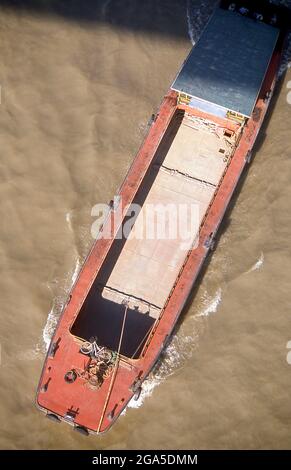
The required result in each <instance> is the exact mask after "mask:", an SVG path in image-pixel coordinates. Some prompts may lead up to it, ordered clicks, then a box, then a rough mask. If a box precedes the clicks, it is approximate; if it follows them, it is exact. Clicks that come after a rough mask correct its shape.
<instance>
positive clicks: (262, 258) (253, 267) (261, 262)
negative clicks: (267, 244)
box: [246, 253, 265, 274]
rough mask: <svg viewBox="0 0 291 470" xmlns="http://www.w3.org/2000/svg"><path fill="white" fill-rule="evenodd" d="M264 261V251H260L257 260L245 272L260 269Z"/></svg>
mask: <svg viewBox="0 0 291 470" xmlns="http://www.w3.org/2000/svg"><path fill="white" fill-rule="evenodd" d="M264 261H265V257H264V253H261V256H260V257H259V259H258V261H256V263H255V264H254V265H253V266H252V267H251V268H250V269H249V270H248V271H247V272H246V274H249V273H252V272H253V271H258V269H261V267H262V266H263V264H264Z"/></svg>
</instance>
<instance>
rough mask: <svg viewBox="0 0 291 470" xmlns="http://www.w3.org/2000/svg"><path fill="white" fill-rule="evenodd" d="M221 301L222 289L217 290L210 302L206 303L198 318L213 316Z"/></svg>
mask: <svg viewBox="0 0 291 470" xmlns="http://www.w3.org/2000/svg"><path fill="white" fill-rule="evenodd" d="M221 300H222V289H218V290H217V292H216V293H215V296H214V297H213V298H212V299H210V301H206V306H205V308H204V309H203V310H202V312H201V313H199V314H198V316H199V317H208V316H209V315H213V314H214V313H216V312H217V309H218V307H219V305H220V303H221Z"/></svg>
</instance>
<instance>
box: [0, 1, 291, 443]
mask: <svg viewBox="0 0 291 470" xmlns="http://www.w3.org/2000/svg"><path fill="white" fill-rule="evenodd" d="M2 3H5V4H6V7H4V6H3V5H2ZM19 3H21V2H16V4H17V6H14V8H10V7H9V2H0V13H1V14H0V63H1V66H0V84H1V106H0V149H1V159H0V224H1V232H0V258H1V262H0V266H1V280H0V305H1V326H0V343H1V365H0V448H2V449H3V448H7V449H151V448H153V449H189V448H193V449H196V448H197V449H212V448H215V449H225V448H230V449H238V448H247V449H254V448H259V449H266V448H274V449H281V448H288V449H290V448H291V435H290V429H291V405H290V390H291V365H289V364H288V362H287V352H288V350H287V342H288V341H290V340H291V243H290V239H291V237H290V233H291V210H290V201H291V184H290V181H291V133H290V127H291V126H290V115H291V114H290V113H291V104H290V105H289V104H288V102H287V93H288V88H287V85H288V82H289V80H291V73H290V71H289V70H288V68H287V63H288V60H289V56H290V54H289V53H288V51H287V52H286V54H285V59H284V63H283V66H282V78H281V82H280V84H279V86H278V89H277V92H276V96H275V98H274V101H273V104H272V108H271V110H270V113H269V116H268V119H267V121H266V125H265V126H264V129H263V131H262V132H261V134H260V137H259V141H258V145H257V153H256V155H255V159H254V161H253V163H252V165H251V166H250V168H249V171H248V174H247V178H245V179H244V181H243V184H242V185H241V186H240V189H239V191H238V193H237V195H236V198H235V205H234V207H233V209H232V210H231V212H229V213H228V216H227V218H226V220H225V222H224V224H223V229H222V232H221V237H220V240H219V243H218V246H217V249H216V251H215V253H214V254H213V256H212V259H211V262H210V263H209V265H208V266H207V269H206V270H205V273H204V275H203V277H202V279H201V281H200V283H199V286H198V288H197V290H196V292H195V295H194V296H193V298H192V300H191V302H190V305H189V307H188V308H187V309H186V311H185V313H184V315H183V317H182V319H181V322H180V323H179V326H178V329H177V331H176V334H175V336H174V337H173V340H172V342H171V344H170V345H169V347H168V348H167V350H166V352H165V353H164V354H163V356H162V358H161V360H160V362H159V365H158V367H157V369H156V370H155V371H154V372H153V373H152V374H151V376H150V377H149V379H148V380H147V381H146V383H145V387H144V391H143V393H142V395H141V397H140V399H139V401H138V402H136V403H135V404H134V405H131V406H129V407H128V408H127V410H126V412H125V413H124V415H123V416H121V417H120V419H119V420H118V422H117V423H116V425H115V426H114V427H113V428H112V430H111V431H110V432H109V433H107V434H105V435H103V436H101V437H99V438H96V437H91V436H90V437H89V438H85V437H83V436H80V435H78V434H77V433H75V432H73V430H72V429H71V428H70V427H68V426H66V425H64V424H61V425H57V424H54V423H52V422H50V421H49V420H47V419H46V418H45V417H44V415H42V414H41V413H40V412H38V411H37V410H36V408H35V406H34V398H35V391H36V386H37V382H38V379H39V375H40V372H41V367H42V364H43V360H44V357H45V352H46V348H47V346H48V344H49V341H50V337H51V335H52V333H53V330H54V326H55V324H56V321H57V318H58V315H59V313H60V311H61V308H62V305H63V303H64V301H65V299H66V296H67V293H68V291H69V289H70V287H71V286H72V283H73V282H74V280H75V279H76V276H77V274H78V272H79V269H80V266H81V265H82V261H83V260H84V257H85V256H86V253H87V252H88V249H89V247H90V245H91V243H92V239H91V235H90V228H91V224H92V222H93V220H92V217H91V208H92V206H94V205H95V204H96V203H100V202H108V201H109V200H110V199H112V197H113V195H114V194H115V191H116V189H117V187H118V186H119V184H120V183H121V181H122V179H123V177H124V176H125V174H126V171H127V169H128V167H129V165H130V163H131V161H132V159H133V157H134V155H135V153H136V151H137V149H138V147H139V145H140V143H141V141H142V139H143V136H144V135H145V132H146V130H147V123H148V118H149V117H150V116H151V114H152V113H153V112H155V111H156V109H157V107H158V105H159V103H160V101H161V98H162V96H163V95H164V94H165V92H166V91H167V89H168V87H169V85H170V84H171V81H172V79H173V78H174V76H175V74H176V72H177V70H178V69H179V67H180V65H181V63H182V62H183V60H184V59H185V56H186V55H187V53H188V52H189V50H190V48H191V42H192V43H194V42H195V41H196V40H197V38H198V37H199V33H200V31H201V29H202V28H203V25H204V24H205V21H206V19H207V17H208V15H209V13H210V12H211V9H212V7H213V5H214V3H215V2H213V1H207V2H204V3H202V2H198V1H188V2H187V1H182V0H181V1H173V0H171V1H170V0H168V1H167V0H165V1H162V0H156V1H153V0H150V1H147V2H138V1H137V0H136V1H134V0H126V1H121V0H112V1H110V0H109V1H108V0H106V1H103V0H102V1H99V2H98V1H95V2H92V1H89V2H88V4H87V5H86V7H84V6H83V7H82V6H80V5H81V4H82V2H81V1H75V2H68V4H69V3H70V4H71V5H72V4H74V5H75V9H73V10H72V9H70V8H73V7H71V6H68V5H67V6H66V2H59V3H61V4H62V5H63V7H62V8H63V9H62V10H56V6H55V3H56V2H51V5H48V6H46V5H45V6H44V7H43V9H35V8H34V7H33V4H34V3H35V2H30V4H31V5H32V6H31V8H30V9H25V8H20V7H19ZM45 3H47V4H49V3H50V2H42V4H45ZM83 3H84V4H86V2H83ZM7 4H8V7H7ZM288 54H289V56H288Z"/></svg>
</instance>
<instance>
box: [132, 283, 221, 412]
mask: <svg viewBox="0 0 291 470" xmlns="http://www.w3.org/2000/svg"><path fill="white" fill-rule="evenodd" d="M221 300H222V289H218V290H217V292H216V293H215V295H214V297H210V296H209V295H208V294H207V293H206V295H205V300H204V302H203V304H204V305H203V308H202V311H201V312H200V313H198V314H197V313H196V314H194V315H192V316H191V317H189V318H188V319H187V320H186V322H185V323H184V324H183V325H182V326H181V328H180V330H179V332H178V334H176V335H174V336H173V337H172V339H171V342H170V344H169V345H168V347H167V348H166V350H165V351H164V352H163V353H162V355H161V358H160V360H159V362H158V364H157V366H156V367H155V369H154V370H153V372H151V374H150V375H149V377H148V378H147V379H146V380H145V381H144V382H143V384H142V391H141V394H140V396H139V398H138V400H135V399H134V398H133V399H132V400H131V401H130V402H129V404H128V408H139V407H141V406H142V405H143V403H144V401H145V399H146V398H149V397H150V396H151V395H152V394H153V392H154V390H155V388H156V387H157V386H159V385H160V384H161V383H162V382H164V381H165V380H166V379H167V378H168V377H170V376H171V375H172V374H174V373H175V372H177V370H179V369H180V368H181V367H183V365H184V364H185V363H186V362H187V361H188V360H189V359H190V358H191V357H192V355H193V353H194V352H195V350H196V349H197V348H198V346H199V339H200V337H201V335H202V334H203V331H204V328H205V317H208V316H209V315H210V314H214V313H215V312H217V310H218V307H219V305H220V303H221ZM186 332H187V334H186ZM125 412H126V410H125V411H124V413H125Z"/></svg>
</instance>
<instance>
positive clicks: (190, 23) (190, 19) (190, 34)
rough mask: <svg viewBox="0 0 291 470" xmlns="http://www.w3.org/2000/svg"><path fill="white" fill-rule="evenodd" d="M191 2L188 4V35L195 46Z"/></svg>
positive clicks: (189, 0)
mask: <svg viewBox="0 0 291 470" xmlns="http://www.w3.org/2000/svg"><path fill="white" fill-rule="evenodd" d="M191 3H192V2H191V0H188V2H187V24H188V34H189V37H190V41H191V43H192V44H193V46H194V45H195V38H194V26H193V24H192V15H191Z"/></svg>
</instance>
